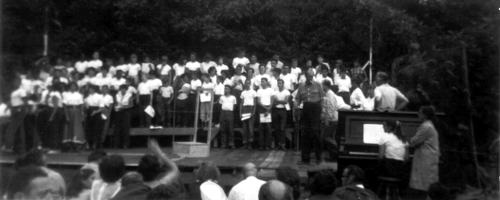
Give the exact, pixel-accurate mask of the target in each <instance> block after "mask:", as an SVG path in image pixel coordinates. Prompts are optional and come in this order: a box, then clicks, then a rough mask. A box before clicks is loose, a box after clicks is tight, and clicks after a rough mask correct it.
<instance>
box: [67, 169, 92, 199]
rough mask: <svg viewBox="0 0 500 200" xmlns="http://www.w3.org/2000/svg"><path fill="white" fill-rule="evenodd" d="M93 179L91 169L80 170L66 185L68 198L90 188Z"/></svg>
mask: <svg viewBox="0 0 500 200" xmlns="http://www.w3.org/2000/svg"><path fill="white" fill-rule="evenodd" d="M94 178H95V171H94V170H91V169H81V170H78V172H77V173H76V174H75V175H74V176H73V178H72V179H71V182H70V183H69V185H68V191H67V192H66V195H67V196H68V197H77V196H78V195H79V194H80V193H81V192H82V191H83V190H84V189H90V188H91V187H92V181H93V180H94Z"/></svg>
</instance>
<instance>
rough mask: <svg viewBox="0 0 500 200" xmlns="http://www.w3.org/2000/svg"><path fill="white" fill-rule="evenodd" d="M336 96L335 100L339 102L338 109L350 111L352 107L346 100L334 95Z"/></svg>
mask: <svg viewBox="0 0 500 200" xmlns="http://www.w3.org/2000/svg"><path fill="white" fill-rule="evenodd" d="M334 95H335V99H336V100H337V108H338V109H343V110H349V109H351V106H350V105H349V104H346V103H345V101H344V99H343V98H342V97H341V96H339V95H337V94H334Z"/></svg>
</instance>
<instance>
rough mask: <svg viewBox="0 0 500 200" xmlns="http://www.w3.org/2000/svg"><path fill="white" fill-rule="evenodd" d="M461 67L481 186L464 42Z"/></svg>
mask: <svg viewBox="0 0 500 200" xmlns="http://www.w3.org/2000/svg"><path fill="white" fill-rule="evenodd" d="M462 68H463V72H464V74H463V76H464V84H465V89H466V91H467V92H466V95H467V108H468V109H467V110H468V111H469V112H468V113H469V129H470V134H471V143H472V157H473V159H474V165H475V166H476V181H477V183H478V184H479V186H480V187H481V188H482V185H481V181H480V180H479V162H478V160H477V148H476V136H475V133H474V122H473V119H472V112H471V111H472V109H473V106H472V100H471V94H470V93H471V90H470V84H469V67H468V65H467V47H466V44H465V43H464V42H462Z"/></svg>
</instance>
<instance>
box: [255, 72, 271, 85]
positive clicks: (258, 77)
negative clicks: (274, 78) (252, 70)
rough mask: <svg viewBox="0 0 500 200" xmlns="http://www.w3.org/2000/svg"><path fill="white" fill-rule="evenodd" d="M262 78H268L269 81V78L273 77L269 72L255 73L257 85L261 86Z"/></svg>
mask: <svg viewBox="0 0 500 200" xmlns="http://www.w3.org/2000/svg"><path fill="white" fill-rule="evenodd" d="M262 78H266V79H267V81H269V79H270V78H271V77H270V76H269V75H268V74H258V75H255V76H254V77H253V80H254V81H253V83H254V85H255V86H257V87H259V88H261V87H260V81H261V80H262Z"/></svg>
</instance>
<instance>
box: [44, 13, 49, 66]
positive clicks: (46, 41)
mask: <svg viewBox="0 0 500 200" xmlns="http://www.w3.org/2000/svg"><path fill="white" fill-rule="evenodd" d="M43 18H44V24H43V56H47V55H48V54H49V6H48V5H46V6H45V12H44V14H43Z"/></svg>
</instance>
